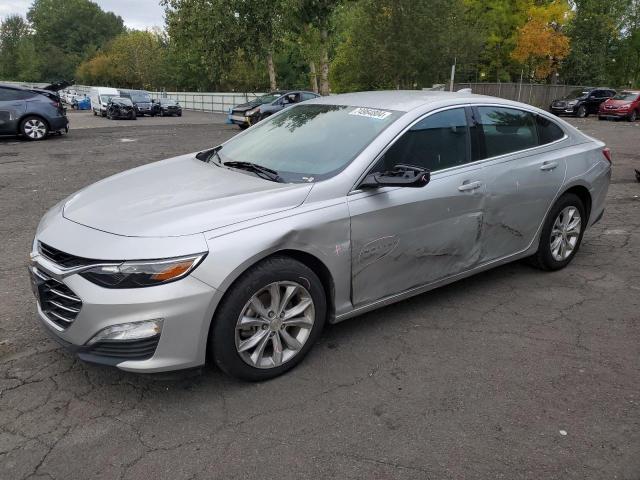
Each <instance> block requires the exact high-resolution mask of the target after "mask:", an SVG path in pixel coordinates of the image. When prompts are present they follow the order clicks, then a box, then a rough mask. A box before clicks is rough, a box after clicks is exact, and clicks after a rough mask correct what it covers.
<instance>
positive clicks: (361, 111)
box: [349, 107, 391, 120]
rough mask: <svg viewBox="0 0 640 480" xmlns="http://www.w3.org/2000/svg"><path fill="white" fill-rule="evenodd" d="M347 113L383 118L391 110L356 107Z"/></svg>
mask: <svg viewBox="0 0 640 480" xmlns="http://www.w3.org/2000/svg"><path fill="white" fill-rule="evenodd" d="M349 115H357V116H358V117H368V118H377V119H378V120H384V119H385V118H387V117H388V116H389V115H391V112H387V111H386V110H377V109H375V108H365V107H358V108H356V109H355V110H352V111H351V112H349Z"/></svg>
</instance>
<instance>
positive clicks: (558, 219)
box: [529, 193, 589, 271]
mask: <svg viewBox="0 0 640 480" xmlns="http://www.w3.org/2000/svg"><path fill="white" fill-rule="evenodd" d="M572 210H573V211H574V212H573V214H572ZM576 213H577V214H578V215H579V224H578V226H577V230H578V231H577V233H576V234H575V236H570V235H567V236H566V238H567V239H568V240H569V243H565V242H564V241H563V238H565V237H564V236H563V235H556V234H555V233H553V232H556V231H562V229H563V228H566V230H567V231H568V230H574V231H575V228H573V229H571V228H570V227H571V225H572V224H573V223H574V222H575V220H576ZM565 219H568V220H567V221H569V224H568V225H567V226H565V227H563V222H562V221H563V220H565ZM588 220H589V219H588V218H587V216H586V210H585V207H584V204H583V203H582V200H580V197H578V196H577V195H575V194H573V193H565V194H564V195H562V196H561V197H560V198H559V199H558V201H556V203H555V204H554V205H553V207H552V208H551V210H550V211H549V214H548V215H547V219H546V220H545V223H544V226H543V228H542V232H541V234H540V244H539V245H538V251H537V252H536V253H535V254H534V255H533V256H532V257H530V259H529V260H530V262H531V263H532V264H533V265H534V266H535V267H537V268H539V269H541V270H547V271H553V270H560V269H561V268H564V267H566V266H567V265H568V264H569V263H570V262H571V260H572V259H573V257H574V256H575V255H576V253H577V252H578V250H579V249H580V244H581V243H582V236H583V235H584V230H585V226H586V224H587V222H588ZM554 227H558V228H554ZM567 227H569V228H567ZM552 234H553V236H552ZM558 238H560V241H559V244H564V245H566V247H567V248H566V249H565V251H564V252H563V251H562V246H559V247H558V248H557V249H554V248H553V246H554V244H555V243H556V242H557V241H558V240H557V239H558ZM573 239H575V243H572V242H573ZM554 240H556V242H554ZM569 247H571V248H570V251H569V252H567V250H568V249H569Z"/></svg>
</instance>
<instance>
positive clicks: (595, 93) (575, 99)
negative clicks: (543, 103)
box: [549, 87, 616, 118]
mask: <svg viewBox="0 0 640 480" xmlns="http://www.w3.org/2000/svg"><path fill="white" fill-rule="evenodd" d="M615 94H616V91H615V90H614V89H612V88H602V87H601V88H585V89H577V90H573V91H572V92H570V93H569V94H568V95H567V96H566V97H564V98H561V99H558V100H554V101H553V102H551V108H550V109H549V110H550V111H551V113H554V114H556V115H558V116H560V115H574V116H576V117H579V118H584V117H587V116H589V114H590V113H593V114H594V115H595V114H597V113H598V110H600V104H601V103H602V102H604V101H605V100H608V99H610V98H611V97H613V96H614V95H615Z"/></svg>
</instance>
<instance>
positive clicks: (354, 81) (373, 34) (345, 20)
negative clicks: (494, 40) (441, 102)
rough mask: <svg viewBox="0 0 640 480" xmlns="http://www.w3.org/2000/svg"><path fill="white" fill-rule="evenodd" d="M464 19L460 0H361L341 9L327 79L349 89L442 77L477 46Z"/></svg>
mask: <svg viewBox="0 0 640 480" xmlns="http://www.w3.org/2000/svg"><path fill="white" fill-rule="evenodd" d="M465 22H466V15H465V10H464V5H463V3H462V1H461V0H453V1H447V0H361V1H359V2H358V3H357V4H356V5H355V6H354V8H344V9H341V10H340V11H339V18H338V19H336V25H337V27H338V28H339V29H340V30H341V32H342V33H340V34H338V39H339V44H338V46H337V47H336V53H335V59H334V61H333V63H332V75H331V79H332V85H333V86H334V87H335V89H336V91H353V90H369V89H380V88H398V89H399V88H407V89H413V88H422V87H430V86H431V85H432V84H433V83H444V82H445V81H446V80H447V79H448V77H449V72H450V68H451V64H452V63H453V62H454V61H455V60H456V59H457V60H458V62H460V63H470V62H471V61H472V60H473V59H475V58H476V57H477V56H478V53H479V50H480V48H481V45H482V43H481V41H480V40H479V35H477V32H475V33H476V34H474V31H473V30H471V29H470V28H467V27H465ZM425 32H428V34H425Z"/></svg>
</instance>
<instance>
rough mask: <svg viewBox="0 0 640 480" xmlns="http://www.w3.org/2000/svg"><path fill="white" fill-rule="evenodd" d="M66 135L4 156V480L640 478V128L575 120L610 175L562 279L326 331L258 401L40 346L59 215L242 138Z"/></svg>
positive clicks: (507, 274) (448, 292)
mask: <svg viewBox="0 0 640 480" xmlns="http://www.w3.org/2000/svg"><path fill="white" fill-rule="evenodd" d="M71 116H72V118H71V121H72V130H71V132H70V134H69V135H68V136H63V137H55V138H50V139H48V140H47V141H44V142H37V143H28V142H25V141H20V140H16V139H12V138H4V139H0V218H1V221H0V243H1V245H2V252H3V258H4V260H5V261H6V263H4V264H3V265H2V266H1V267H0V272H1V276H0V479H7V480H9V479H10V480H14V479H15V480H19V479H27V478H28V479H36V478H37V479H116V478H117V479H147V478H157V479H171V480H177V479H235V478H238V479H253V478H255V479H269V478H283V479H302V478H314V479H316V478H339V479H356V478H358V479H396V478H398V479H426V478H429V479H476V478H477V479H486V478H504V479H515V478H518V479H520V478H526V479H536V480H537V479H542V478H544V479H629V480H638V479H639V478H640V387H639V386H640V308H639V301H638V299H639V297H640V268H639V263H638V261H639V253H638V252H639V247H640V184H638V183H636V182H635V181H634V177H633V168H632V167H633V166H635V167H636V168H640V167H639V165H640V161H639V159H640V155H639V154H638V138H639V135H640V125H638V124H629V123H622V122H621V123H615V122H598V121H597V120H595V119H593V118H588V119H585V120H571V121H572V123H574V124H575V125H577V126H578V127H579V128H581V129H583V130H584V131H586V132H587V133H589V134H591V135H593V136H595V137H597V138H600V139H602V140H604V141H606V142H607V143H608V145H609V146H610V147H611V149H612V151H613V155H614V170H613V183H612V185H611V188H610V191H609V197H608V206H607V211H606V214H605V216H604V218H603V219H602V221H601V222H600V223H599V224H597V225H596V226H595V227H594V228H592V229H591V230H590V231H588V232H587V233H586V235H585V237H584V242H583V246H582V248H581V250H580V252H579V254H578V255H577V256H576V258H575V259H574V261H573V263H572V264H571V265H570V266H569V267H568V268H566V269H564V270H562V271H559V272H554V273H543V272H540V271H537V270H535V269H533V268H531V267H529V266H527V265H526V264H523V263H514V264H511V265H507V266H503V267H500V268H497V269H494V270H492V271H489V272H486V273H483V274H480V275H477V276H475V277H472V278H469V279H466V280H463V281H461V282H458V283H456V284H453V285H450V286H447V287H444V288H441V289H438V290H436V291H433V292H430V293H427V294H424V295H421V296H418V297H416V298H413V299H411V300H408V301H404V302H402V303H399V304H396V305H393V306H390V307H387V308H384V309H382V310H378V311H376V312H373V313H369V314H367V315H364V316H362V317H359V318H356V319H353V320H349V321H346V322H344V323H341V324H338V325H335V326H329V327H328V328H327V329H326V330H325V332H324V334H323V335H322V337H321V338H320V341H319V343H318V344H317V345H316V346H315V348H314V349H313V350H312V351H311V353H310V355H309V356H308V357H307V359H306V360H305V361H304V362H303V363H302V364H301V365H300V366H299V367H298V368H296V369H295V370H293V371H291V372H290V373H288V374H287V375H285V376H283V377H280V378H278V379H275V380H272V381H269V382H266V383H262V384H248V383H240V382H237V381H234V380H232V379H229V378H227V377H225V376H224V375H222V374H221V373H220V372H219V371H217V370H215V369H213V368H212V367H206V368H204V369H202V371H195V372H193V371H192V372H180V373H175V374H168V375H154V376H142V375H134V374H128V373H123V372H120V371H118V370H115V369H111V368H106V367H98V366H93V365H89V364H85V363H82V362H80V361H78V360H76V359H75V358H73V357H72V356H71V355H69V354H68V353H66V352H64V351H63V350H61V349H60V348H59V347H58V346H57V344H56V343H54V342H53V341H52V340H50V339H49V337H48V336H47V334H46V333H45V332H44V330H43V328H42V327H40V325H39V323H38V320H37V318H36V310H35V302H34V299H33V296H32V294H31V291H30V288H29V281H28V277H27V272H26V265H27V256H28V252H29V250H30V245H31V241H32V238H33V233H34V231H35V228H36V225H37V222H38V221H39V219H40V217H41V216H42V214H43V213H44V212H45V211H46V210H47V209H48V208H49V207H50V206H52V205H53V204H54V203H56V202H57V201H59V200H60V199H62V198H64V197H65V196H67V195H69V194H70V193H72V192H74V191H75V190H78V189H79V188H81V187H83V186H85V185H87V184H90V183H92V182H94V181H96V180H98V179H101V178H103V177H105V176H107V175H110V174H113V173H116V172H119V171H122V170H124V169H128V168H131V167H134V166H137V165H141V164H145V163H148V162H151V161H155V160H160V159H162V158H166V157H169V156H173V155H177V154H181V153H185V152H189V151H195V150H198V149H202V148H204V147H207V146H211V145H215V144H216V143H217V142H219V141H221V140H222V139H225V138H228V137H230V136H231V135H233V134H235V133H236V132H237V130H236V129H235V128H234V127H232V126H229V125H224V124H222V121H221V118H220V117H215V116H212V115H207V114H199V113H193V112H185V116H184V117H182V119H181V121H180V122H175V121H172V119H166V118H165V119H153V120H154V121H151V120H152V119H140V120H138V121H136V122H131V123H126V121H121V122H113V123H112V124H109V125H113V126H108V127H104V126H103V125H104V122H96V123H95V124H92V123H91V122H92V121H93V119H92V117H91V116H90V114H85V113H77V112H73V113H72V114H71ZM161 120H162V121H161ZM92 125H93V126H92ZM74 126H82V127H84V128H77V129H75V128H74ZM94 127H96V128H94ZM123 139H124V140H123Z"/></svg>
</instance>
